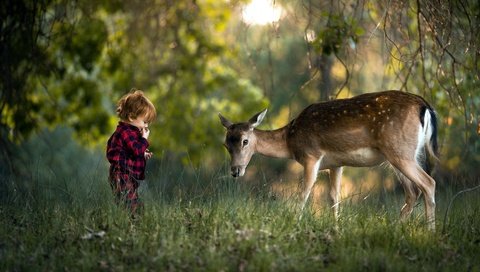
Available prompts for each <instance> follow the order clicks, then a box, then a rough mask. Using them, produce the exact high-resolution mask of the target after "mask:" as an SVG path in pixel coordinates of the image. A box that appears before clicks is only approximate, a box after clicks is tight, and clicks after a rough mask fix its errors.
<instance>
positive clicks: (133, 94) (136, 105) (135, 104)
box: [117, 89, 157, 123]
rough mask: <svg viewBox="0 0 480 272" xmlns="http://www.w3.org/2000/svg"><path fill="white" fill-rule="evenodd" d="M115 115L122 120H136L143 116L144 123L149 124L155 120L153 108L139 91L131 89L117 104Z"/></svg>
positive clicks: (155, 114)
mask: <svg viewBox="0 0 480 272" xmlns="http://www.w3.org/2000/svg"><path fill="white" fill-rule="evenodd" d="M117 114H118V116H119V117H120V119H122V120H130V119H136V118H137V117H139V116H145V122H147V123H150V122H152V121H153V120H155V118H157V111H156V109H155V106H154V105H153V104H152V102H150V100H148V98H147V97H146V96H145V95H144V94H143V92H142V91H141V90H137V89H131V90H130V92H129V93H128V94H126V95H124V96H123V97H122V98H121V99H120V100H119V101H118V103H117Z"/></svg>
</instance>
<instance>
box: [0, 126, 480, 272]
mask: <svg viewBox="0 0 480 272" xmlns="http://www.w3.org/2000/svg"><path fill="white" fill-rule="evenodd" d="M58 136H59V137H58V139H62V138H64V137H62V135H58ZM67 136H68V135H67ZM70 145H72V144H71V143H69V142H65V143H64V145H63V146H64V147H65V149H64V150H66V151H68V150H75V149H76V148H78V147H76V146H73V147H72V146H70ZM24 148H26V149H30V151H29V152H31V153H32V152H33V153H34V154H33V155H32V156H30V158H31V159H30V160H25V161H26V162H28V165H26V166H28V167H27V168H29V169H30V170H31V171H29V172H28V173H27V174H25V173H23V174H22V175H19V176H10V177H5V178H3V179H2V186H1V189H0V204H1V205H0V218H1V224H0V270H1V271H272V270H274V271H322V270H326V271H479V270H480V260H479V259H478V256H479V255H480V209H479V208H480V200H479V199H480V198H479V194H480V191H478V190H477V191H471V192H466V193H463V194H461V195H459V196H458V197H456V198H455V201H453V202H451V200H452V199H453V197H454V195H455V193H456V192H458V191H459V190H460V189H461V188H455V189H454V187H452V186H445V185H442V186H439V188H438V190H437V230H436V231H435V232H431V231H428V230H427V228H426V226H425V222H424V216H423V202H421V201H420V202H419V205H418V206H417V207H416V209H415V212H414V214H413V216H412V219H411V220H409V221H408V222H404V223H400V222H399V220H398V215H399V210H400V207H401V206H402V204H403V192H401V191H399V192H396V191H394V192H388V193H387V194H386V196H385V197H384V198H379V197H377V196H375V195H372V196H370V197H368V198H366V199H364V200H362V201H360V202H353V201H349V200H348V199H346V200H345V201H344V202H343V203H342V206H341V207H342V209H341V218H340V221H339V222H338V224H337V223H335V222H334V220H333V218H332V217H331V215H330V211H329V209H328V208H318V207H315V206H313V205H310V206H309V208H308V209H306V210H304V211H303V212H302V213H301V214H302V218H301V219H299V215H300V213H299V212H298V210H297V209H296V205H295V203H296V201H295V200H294V199H293V198H285V197H279V196H278V195H276V194H273V193H272V191H271V189H270V188H269V186H252V184H249V183H244V182H241V181H240V180H234V179H233V178H231V177H229V175H228V171H227V163H228V162H227V161H226V162H225V164H224V165H223V166H220V167H219V169H217V170H214V171H211V170H208V171H207V170H206V169H203V168H196V169H193V168H188V167H186V168H185V169H183V170H182V169H178V168H179V167H178V166H175V165H174V163H173V162H171V161H170V160H160V161H157V162H155V163H152V164H150V165H149V169H150V171H149V173H147V176H148V179H149V180H148V183H145V184H143V185H142V188H141V195H142V197H143V200H144V203H145V211H144V214H143V216H142V217H141V218H139V219H138V220H133V221H132V220H130V219H129V216H128V214H127V213H126V212H125V211H124V210H123V209H122V208H119V207H117V206H116V205H114V202H113V199H112V196H111V192H110V188H109V186H108V184H107V182H106V173H105V172H106V164H105V162H104V158H103V154H101V153H98V154H97V153H90V154H89V153H88V152H83V153H84V154H85V155H84V157H81V156H78V154H81V153H82V152H75V154H77V156H70V155H71V154H69V153H66V154H55V155H52V154H51V153H50V154H51V155H48V154H49V153H48V145H45V146H42V145H39V144H38V143H34V144H33V143H32V145H31V146H26V147H24ZM32 150H36V151H32ZM38 154H43V157H41V156H37V155H38ZM40 157H41V158H42V159H38V158H40ZM35 158H36V159H35ZM45 165H50V167H46V166H45ZM68 165H70V166H71V167H70V170H69V171H66V170H65V169H66V168H67V166H68ZM449 204H451V207H450V211H449V213H448V216H447V217H446V218H445V212H446V209H447V207H448V205H449Z"/></svg>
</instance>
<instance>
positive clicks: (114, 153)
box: [107, 122, 148, 180]
mask: <svg viewBox="0 0 480 272" xmlns="http://www.w3.org/2000/svg"><path fill="white" fill-rule="evenodd" d="M147 147H148V141H147V139H145V138H143V137H142V133H141V132H140V130H139V129H138V128H137V127H135V126H133V125H130V124H127V123H124V122H119V123H118V126H117V129H116V130H115V132H114V133H113V134H112V136H111V137H110V139H108V143H107V159H108V161H109V162H110V177H118V176H119V175H120V176H121V177H122V178H124V179H125V180H128V179H129V178H130V177H133V178H135V179H139V180H143V179H145V164H146V160H145V150H147Z"/></svg>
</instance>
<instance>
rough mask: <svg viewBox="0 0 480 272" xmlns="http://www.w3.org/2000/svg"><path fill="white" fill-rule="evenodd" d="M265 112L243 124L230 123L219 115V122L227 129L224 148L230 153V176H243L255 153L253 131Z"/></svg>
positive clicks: (255, 140) (255, 141)
mask: <svg viewBox="0 0 480 272" xmlns="http://www.w3.org/2000/svg"><path fill="white" fill-rule="evenodd" d="M266 113H267V110H266V109H265V110H264V111H262V112H259V113H257V114H255V115H254V116H253V117H252V118H250V120H248V121H247V122H243V123H235V124H234V123H232V122H230V121H229V120H228V119H227V118H225V117H223V116H222V115H221V114H220V113H219V114H218V116H219V117H220V122H221V123H222V125H223V126H224V127H225V128H226V129H227V135H226V137H225V143H224V146H225V148H226V149H227V150H228V153H230V159H231V162H230V166H231V168H230V170H231V173H232V176H234V177H241V176H243V175H244V174H245V168H247V165H248V163H249V162H250V159H251V158H252V155H253V154H254V153H255V146H256V143H257V138H256V136H255V133H254V130H255V128H256V127H257V126H258V125H260V123H261V122H262V120H263V118H264V117H265V114H266Z"/></svg>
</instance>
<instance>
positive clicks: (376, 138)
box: [219, 91, 437, 229]
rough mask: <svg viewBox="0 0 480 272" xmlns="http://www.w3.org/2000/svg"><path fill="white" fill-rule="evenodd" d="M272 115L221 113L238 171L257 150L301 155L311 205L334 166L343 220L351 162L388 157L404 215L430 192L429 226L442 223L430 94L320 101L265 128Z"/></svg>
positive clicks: (333, 184)
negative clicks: (320, 180) (237, 119)
mask: <svg viewBox="0 0 480 272" xmlns="http://www.w3.org/2000/svg"><path fill="white" fill-rule="evenodd" d="M266 113H267V110H264V111H262V112H260V113H257V114H256V115H254V116H253V117H252V118H251V119H250V120H248V121H247V122H242V123H232V122H231V121H229V120H228V119H227V118H225V117H223V116H222V115H221V114H220V113H219V117H220V121H221V123H222V125H223V126H224V127H225V128H226V129H227V132H226V137H225V143H224V145H225V147H226V149H227V150H228V152H229V153H230V157H231V174H232V176H234V177H240V176H243V175H244V174H245V169H246V167H247V165H248V163H249V162H250V159H251V157H252V155H253V154H255V153H260V154H263V155H265V156H270V157H278V158H289V159H294V160H296V161H297V162H299V163H300V164H301V165H302V166H303V168H304V188H303V192H302V195H301V196H302V209H303V207H304V206H305V204H306V202H307V200H308V197H309V195H310V192H311V190H312V187H313V185H314V183H315V181H316V179H317V172H318V171H319V170H325V169H329V170H330V171H329V172H330V193H329V195H330V201H331V205H332V208H333V214H334V216H335V218H336V219H338V215H339V205H338V204H339V201H340V183H341V176H342V169H343V166H355V167H371V166H375V165H379V164H381V163H384V162H388V163H390V164H391V165H392V166H393V168H394V169H395V170H396V172H397V173H398V174H399V175H398V176H399V178H400V181H401V184H402V186H403V189H404V191H405V205H404V206H403V207H402V209H401V212H400V218H401V219H402V220H404V219H406V218H408V217H409V215H410V214H411V213H412V210H413V208H414V205H415V202H416V201H417V200H418V198H419V197H420V195H421V194H422V193H423V195H424V201H425V215H426V220H427V223H428V227H429V228H430V229H434V228H435V180H434V179H433V178H432V177H431V176H430V175H429V173H430V172H431V171H430V170H431V167H430V166H431V162H433V161H435V160H436V159H437V155H436V154H437V120H436V115H435V111H434V110H433V108H432V107H431V106H430V105H429V104H428V103H427V102H426V101H425V100H424V99H423V98H422V97H420V96H417V95H414V94H410V93H405V92H400V91H384V92H378V93H367V94H362V95H359V96H356V97H353V98H349V99H338V100H333V101H328V102H322V103H317V104H312V105H310V106H308V107H307V108H305V109H304V110H303V111H302V112H301V113H300V114H299V115H298V116H297V117H296V118H295V119H293V120H292V121H290V122H289V123H288V124H287V125H286V126H284V127H282V128H279V129H276V130H260V129H257V128H256V127H257V126H258V125H259V124H260V123H261V122H262V120H263V119H264V117H265V114H266Z"/></svg>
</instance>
